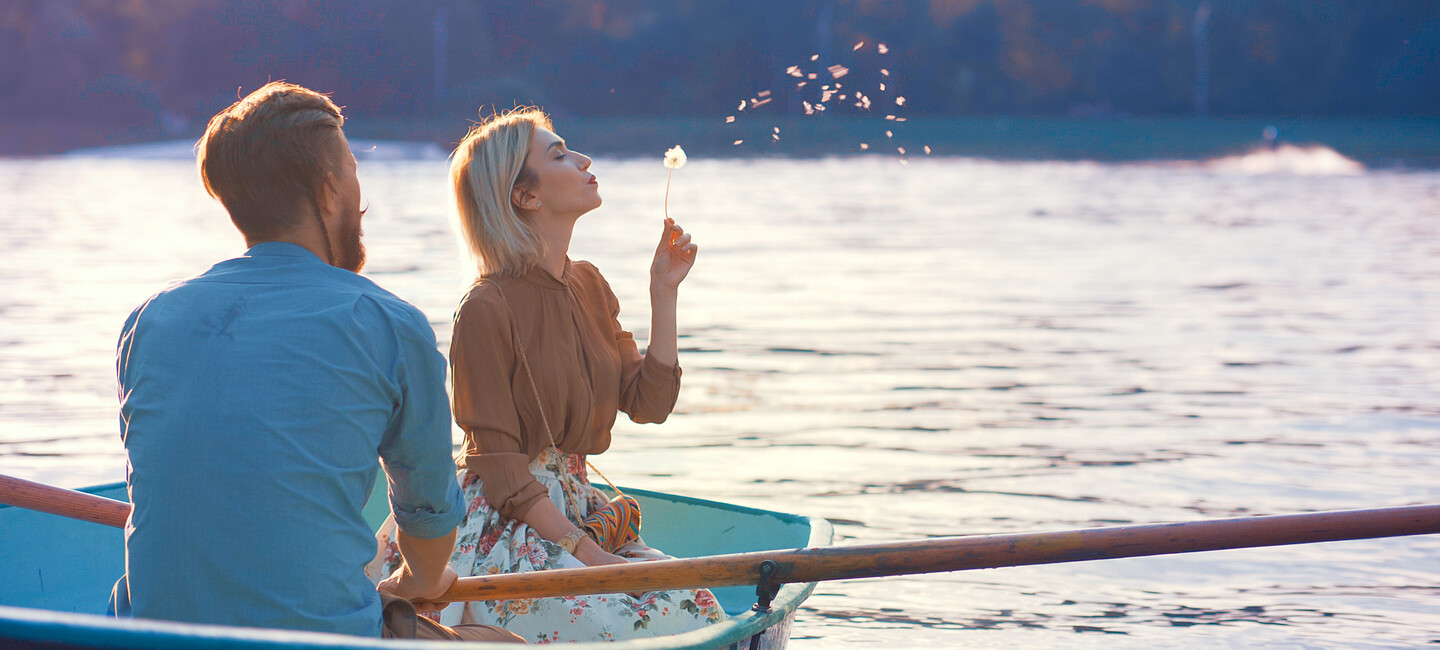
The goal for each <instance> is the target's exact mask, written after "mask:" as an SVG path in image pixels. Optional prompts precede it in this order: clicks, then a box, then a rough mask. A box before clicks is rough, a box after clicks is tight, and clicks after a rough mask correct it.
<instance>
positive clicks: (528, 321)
mask: <svg viewBox="0 0 1440 650" xmlns="http://www.w3.org/2000/svg"><path fill="white" fill-rule="evenodd" d="M619 313H620V303H619V302H618V301H617V300H616V299H615V294H614V293H613V292H611V291H610V285H609V284H608V283H606V282H605V278H604V277H602V276H601V275H600V271H599V270H597V269H596V268H595V267H594V266H593V265H591V264H590V263H589V262H583V261H582V262H571V261H569V260H566V262H565V272H564V273H563V274H562V275H561V277H560V278H559V279H556V278H555V276H553V275H550V273H549V272H547V271H545V270H543V269H540V268H539V267H536V268H533V269H531V270H530V271H529V272H528V273H526V274H524V275H522V276H519V277H516V276H500V277H485V278H482V279H481V280H480V281H479V282H477V283H476V284H475V286H473V287H472V288H471V289H470V292H469V293H467V294H466V295H465V297H464V298H463V299H461V301H460V307H459V308H458V309H457V310H456V312H455V331H454V335H453V336H452V338H451V343H450V365H451V376H452V377H453V381H454V389H455V396H454V401H453V408H454V411H455V421H456V422H457V423H459V425H460V428H462V429H464V430H465V461H464V462H465V465H466V467H468V468H469V470H470V471H472V472H474V473H475V474H477V475H479V477H480V480H481V481H483V482H484V486H485V498H486V500H488V501H489V502H490V503H491V504H492V505H493V506H494V507H495V508H496V509H497V510H499V512H500V514H501V515H503V516H505V517H508V518H511V519H522V518H523V515H524V514H525V513H526V512H527V511H529V510H530V507H531V506H533V505H535V503H536V502H537V501H539V500H540V499H543V498H548V492H547V491H546V490H545V488H544V486H542V485H540V483H538V482H537V481H536V480H535V477H534V476H532V475H531V474H530V470H529V464H530V461H531V460H533V459H534V458H535V457H536V456H539V455H540V452H541V451H543V450H544V449H545V448H546V447H548V446H549V445H550V436H548V435H546V431H545V424H544V421H542V419H541V416H540V407H541V405H543V406H544V409H545V420H548V421H549V425H550V433H551V434H553V435H554V437H555V442H556V443H557V444H558V446H559V447H560V449H561V450H562V451H565V452H569V453H572V454H598V453H600V452H603V451H605V450H606V449H609V448H610V428H611V426H613V425H614V424H615V414H616V412H617V411H624V412H625V413H627V414H629V416H630V419H631V420H633V421H635V422H639V423H647V422H664V421H665V418H666V417H668V416H669V415H670V411H671V409H673V408H674V407H675V398H676V396H678V395H679V393H680V368H679V367H678V365H677V366H676V367H673V368H671V367H665V366H663V365H661V364H660V362H658V361H652V360H650V359H649V358H648V357H645V356H642V355H641V354H640V351H639V350H638V349H637V348H636V347H635V337H634V336H633V335H631V334H630V332H627V331H625V330H624V329H621V327H620V321H619V320H618V319H617V317H618V315H619ZM521 345H523V346H524V349H525V355H524V358H526V359H528V360H529V364H530V370H531V372H532V373H533V374H534V377H535V390H532V389H531V387H530V377H529V376H528V375H527V374H526V373H525V366H524V365H523V364H524V360H523V359H522V357H521V355H520V354H519V353H518V350H519V349H520V348H519V346H521ZM536 390H538V391H539V394H540V400H539V403H538V404H537V402H536V399H535V391H536Z"/></svg>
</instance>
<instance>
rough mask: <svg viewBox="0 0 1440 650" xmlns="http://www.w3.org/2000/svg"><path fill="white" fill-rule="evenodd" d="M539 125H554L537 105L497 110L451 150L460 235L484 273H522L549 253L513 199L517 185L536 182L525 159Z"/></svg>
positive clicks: (452, 181) (547, 127)
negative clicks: (511, 198) (499, 111)
mask: <svg viewBox="0 0 1440 650" xmlns="http://www.w3.org/2000/svg"><path fill="white" fill-rule="evenodd" d="M537 128H541V129H550V130H553V129H554V127H553V126H552V125H551V122H550V117H549V116H548V115H546V114H545V113H544V112H543V111H541V110H540V109H538V108H534V107H525V108H517V109H514V110H511V111H508V112H506V113H504V114H495V115H492V116H490V117H489V118H488V119H486V120H484V121H482V122H481V123H480V124H477V125H476V126H475V127H474V128H472V129H470V132H469V133H468V134H466V135H465V139H464V140H462V141H460V146H458V147H455V152H454V153H453V154H451V160H450V182H451V183H452V184H453V185H454V186H455V207H456V208H457V209H458V217H459V218H458V221H457V223H458V226H459V229H460V237H461V239H463V240H464V242H465V245H466V247H467V248H468V249H469V250H470V256H471V258H472V259H474V261H475V263H476V266H477V267H479V272H480V275H520V274H522V273H524V272H526V271H528V270H529V269H530V267H532V266H534V265H535V264H536V263H537V262H539V261H540V257H541V256H542V255H543V254H544V253H545V241H544V240H542V239H541V238H540V236H539V235H538V234H536V233H535V229H534V228H532V227H531V225H530V223H529V221H528V220H527V219H526V218H525V217H523V216H522V215H521V214H520V213H519V212H518V211H516V209H515V205H514V204H513V203H511V201H510V194H511V191H512V190H513V189H514V188H515V187H516V186H517V185H518V186H522V187H523V186H525V185H526V184H527V183H529V182H531V181H532V180H533V179H532V178H531V176H532V174H533V172H532V171H531V170H530V169H529V168H528V167H526V166H525V157H526V155H528V154H529V153H530V138H531V136H532V135H534V133H535V129H537Z"/></svg>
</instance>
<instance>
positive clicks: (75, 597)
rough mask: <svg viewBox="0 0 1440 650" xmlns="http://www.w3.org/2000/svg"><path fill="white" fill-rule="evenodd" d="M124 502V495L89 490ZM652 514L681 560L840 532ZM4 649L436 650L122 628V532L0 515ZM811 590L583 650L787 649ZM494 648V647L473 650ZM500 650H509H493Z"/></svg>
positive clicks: (773, 517) (813, 523) (671, 505)
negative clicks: (115, 593)
mask: <svg viewBox="0 0 1440 650" xmlns="http://www.w3.org/2000/svg"><path fill="white" fill-rule="evenodd" d="M382 489H383V486H380V485H377V492H378V493H379V498H378V499H377V498H374V497H372V498H371V500H370V504H369V505H367V506H366V518H367V519H368V520H370V523H371V525H372V526H378V525H379V523H380V521H381V520H382V519H383V518H384V516H385V514H387V512H386V511H387V508H386V504H385V500H384V493H383V492H379V490H382ZM84 491H85V492H90V493H92V494H97V495H99V496H104V497H109V498H112V499H119V500H124V499H125V498H126V494H125V486H124V484H123V483H117V484H111V485H103V486H98V487H94V488H89V489H86V490H84ZM626 493H627V494H630V495H631V496H633V497H635V498H636V499H637V500H639V501H640V503H641V508H642V510H643V511H644V512H645V531H644V532H645V539H646V542H648V543H650V544H651V545H653V546H655V547H656V548H660V549H664V550H665V552H667V553H670V554H672V555H674V556H676V557H698V556H705V555H719V554H727V553H746V552H753V551H764V550H775V549H785V548H800V547H806V546H828V545H829V544H830V542H831V539H832V534H833V533H832V530H831V527H830V525H829V523H828V522H826V521H825V520H823V519H815V518H810V517H802V516H798V515H789V514H784V513H778V512H770V511H766V510H756V509H752V508H743V507H739V506H732V505H728V504H724V503H717V502H714V501H705V500H701V499H692V498H689V497H683V496H676V495H670V494H664V493H659V492H650V491H646V490H637V489H630V488H626ZM0 548H3V549H6V552H5V553H4V554H3V556H0V646H5V647H10V646H12V645H20V646H24V647H38V648H44V647H52V648H142V647H144V648H174V649H177V650H188V649H191V648H207V649H225V650H229V649H235V650H259V649H269V648H282V647H283V648H316V649H318V648H329V649H336V648H382V647H383V648H392V649H394V648H406V647H415V648H417V649H418V648H433V647H434V645H433V644H431V643H427V642H407V641H396V640H384V641H382V640H380V639H366V638H360V637H352V636H343V635H337V634H323V633H313V632H298V631H286V630H259V629H253V628H239V627H226V626H216V625H194V624H187V623H172V622H165V621H145V620H130V619H115V618H110V617H107V616H105V615H104V613H105V609H106V606H107V604H108V602H109V596H110V591H111V587H112V586H113V585H114V583H115V580H116V579H117V578H119V577H120V574H121V573H122V572H123V571H124V566H125V539H124V534H123V531H121V530H120V529H117V528H111V527H107V526H101V525H99V524H92V523H87V522H82V521H76V520H73V519H67V518H64V517H59V516H56V515H49V514H44V513H39V512H33V511H29V510H23V509H20V508H11V507H5V506H0ZM814 588H815V585H814V583H810V584H797V585H785V586H783V587H782V588H781V589H780V593H779V594H777V595H776V597H775V599H774V600H773V601H772V603H771V608H770V610H769V611H766V612H756V611H752V610H751V609H750V608H751V605H752V604H753V603H754V602H755V590H754V588H753V587H728V588H721V589H716V590H714V592H715V597H716V599H717V600H718V601H719V602H720V605H721V606H722V607H723V608H724V609H725V611H726V612H727V613H728V614H729V617H728V618H727V619H726V620H725V621H722V622H720V623H717V624H715V625H712V626H709V627H707V628H705V629H703V630H697V631H695V632H689V633H686V634H680V635H675V636H668V637H654V638H646V639H632V640H628V641H622V642H618V643H604V644H600V643H595V644H578V646H579V647H581V648H584V647H586V646H590V647H593V648H601V647H604V648H611V649H633V650H640V649H644V650H660V649H670V648H674V649H679V648H690V649H697V650H698V649H701V648H707V649H708V648H749V647H750V645H749V642H750V638H751V637H752V636H754V635H756V634H761V635H762V636H761V641H762V644H761V645H760V647H766V648H780V647H783V646H784V644H785V642H786V640H788V639H789V628H790V625H791V624H792V623H793V621H794V617H795V611H796V610H797V609H798V608H799V606H800V603H801V602H803V601H804V600H805V598H807V597H808V596H809V595H810V592H811V591H813V590H814ZM472 645H473V646H474V647H477V648H478V647H486V646H488V645H490V644H472ZM495 647H503V646H498V645H497V646H495Z"/></svg>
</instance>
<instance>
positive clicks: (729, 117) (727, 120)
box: [725, 115, 735, 124]
mask: <svg viewBox="0 0 1440 650" xmlns="http://www.w3.org/2000/svg"><path fill="white" fill-rule="evenodd" d="M734 121H735V116H734V115H726V116H725V123H726V124H730V123H731V122H734Z"/></svg>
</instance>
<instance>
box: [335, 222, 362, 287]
mask: <svg viewBox="0 0 1440 650" xmlns="http://www.w3.org/2000/svg"><path fill="white" fill-rule="evenodd" d="M364 236H365V232H364V231H363V230H361V229H360V215H355V218H354V219H352V220H349V221H348V222H347V223H346V224H345V225H344V226H341V228H340V232H339V236H338V237H337V239H339V240H340V241H339V244H340V250H339V251H337V257H339V259H337V260H335V266H338V267H340V268H342V269H345V270H346V271H353V272H355V273H359V272H360V269H363V268H365V244H364V242H361V241H360V239H361V238H362V237H364Z"/></svg>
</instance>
